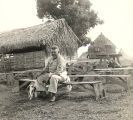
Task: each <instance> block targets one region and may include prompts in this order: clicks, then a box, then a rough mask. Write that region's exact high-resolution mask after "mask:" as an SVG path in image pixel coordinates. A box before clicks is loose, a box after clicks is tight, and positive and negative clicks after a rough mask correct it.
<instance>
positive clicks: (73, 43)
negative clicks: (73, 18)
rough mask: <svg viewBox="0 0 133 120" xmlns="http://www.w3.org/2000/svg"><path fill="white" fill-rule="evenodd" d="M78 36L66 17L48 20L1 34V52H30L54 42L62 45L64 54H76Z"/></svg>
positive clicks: (47, 46)
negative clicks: (66, 20)
mask: <svg viewBox="0 0 133 120" xmlns="http://www.w3.org/2000/svg"><path fill="white" fill-rule="evenodd" d="M78 41H79V40H78V38H77V36H76V35H75V34H74V32H73V31H72V29H71V28H70V27H69V26H68V24H67V23H66V22H65V20H64V19H59V20H55V21H53V22H47V23H45V24H40V25H36V26H33V27H28V28H23V29H17V30H13V31H9V32H5V33H1V34H0V53H17V52H28V51H33V50H34V49H37V50H40V49H46V50H47V51H46V52H48V49H49V47H50V46H52V45H53V44H56V45H58V46H59V47H60V49H61V52H62V54H66V55H71V56H72V55H74V53H75V51H76V50H77V48H78Z"/></svg>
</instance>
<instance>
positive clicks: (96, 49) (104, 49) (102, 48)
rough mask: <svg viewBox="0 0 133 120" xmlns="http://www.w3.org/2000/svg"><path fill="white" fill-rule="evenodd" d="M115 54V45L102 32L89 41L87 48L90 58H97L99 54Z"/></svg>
mask: <svg viewBox="0 0 133 120" xmlns="http://www.w3.org/2000/svg"><path fill="white" fill-rule="evenodd" d="M113 54H116V46H115V45H114V44H113V43H112V42H111V41H110V40H109V39H108V38H106V37H105V36H104V35H103V34H102V33H101V34H100V35H99V36H98V37H97V38H96V39H95V40H94V42H92V43H91V45H90V46H89V48H88V55H89V57H90V58H97V57H98V56H99V55H113Z"/></svg>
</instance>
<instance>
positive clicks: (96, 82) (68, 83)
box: [62, 81, 101, 85]
mask: <svg viewBox="0 0 133 120" xmlns="http://www.w3.org/2000/svg"><path fill="white" fill-rule="evenodd" d="M98 83H101V81H91V82H66V83H62V84H66V85H81V84H98Z"/></svg>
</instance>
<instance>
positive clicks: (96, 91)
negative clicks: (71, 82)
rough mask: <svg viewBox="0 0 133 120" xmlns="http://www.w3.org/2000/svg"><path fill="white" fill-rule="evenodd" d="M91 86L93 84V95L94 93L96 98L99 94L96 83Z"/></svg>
mask: <svg viewBox="0 0 133 120" xmlns="http://www.w3.org/2000/svg"><path fill="white" fill-rule="evenodd" d="M93 86H94V92H95V95H96V100H98V99H99V96H100V94H99V89H98V84H94V85H93Z"/></svg>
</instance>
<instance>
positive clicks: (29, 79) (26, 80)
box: [19, 79, 36, 82]
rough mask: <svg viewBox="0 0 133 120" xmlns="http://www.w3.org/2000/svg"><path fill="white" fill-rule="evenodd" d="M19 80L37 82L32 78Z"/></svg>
mask: <svg viewBox="0 0 133 120" xmlns="http://www.w3.org/2000/svg"><path fill="white" fill-rule="evenodd" d="M19 81H27V82H35V81H36V80H31V79H20V80H19Z"/></svg>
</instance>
